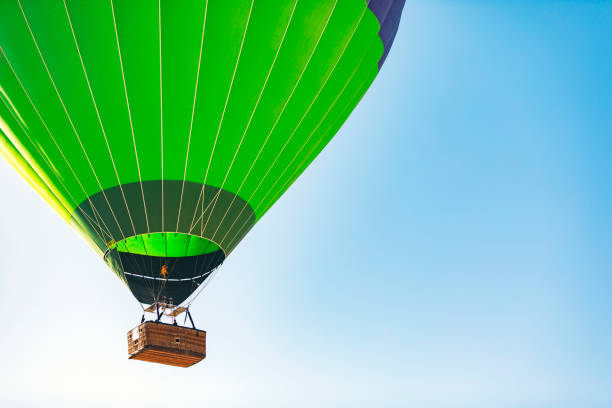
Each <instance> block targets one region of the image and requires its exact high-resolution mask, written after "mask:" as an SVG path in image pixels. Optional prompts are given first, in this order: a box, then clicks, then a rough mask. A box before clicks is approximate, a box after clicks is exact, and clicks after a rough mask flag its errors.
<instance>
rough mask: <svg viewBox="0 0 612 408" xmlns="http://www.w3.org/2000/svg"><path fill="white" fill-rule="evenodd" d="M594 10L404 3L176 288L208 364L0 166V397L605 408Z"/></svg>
mask: <svg viewBox="0 0 612 408" xmlns="http://www.w3.org/2000/svg"><path fill="white" fill-rule="evenodd" d="M611 156H612V2H610V1H544V0H541V1H537V0H531V1H492V0H487V1H485V0H482V1H476V0H473V1H469V0H465V1H458V0H448V1H442V0H428V1H425V0H423V1H420V0H419V1H417V0H412V1H410V0H409V1H408V2H407V4H406V7H405V10H404V15H403V21H402V23H401V26H400V30H399V33H398V36H397V38H396V41H395V45H394V48H393V49H392V51H391V53H390V55H389V58H388V59H387V62H386V64H385V66H384V67H383V69H382V72H381V74H380V76H379V77H378V78H377V79H376V81H375V82H374V84H373V86H372V88H371V89H370V90H369V91H368V92H367V94H366V96H365V98H364V99H363V101H362V102H361V104H360V105H359V106H358V107H357V109H356V110H355V111H354V112H353V115H352V116H351V117H350V119H349V120H348V121H347V123H346V124H345V125H344V127H343V128H342V129H341V131H340V132H339V133H338V135H337V136H336V138H335V139H334V140H333V141H332V142H331V143H330V145H329V146H328V147H327V148H326V150H324V151H323V153H322V154H321V155H320V156H319V158H318V159H317V160H316V161H315V162H314V164H313V165H312V166H311V167H310V168H309V169H308V170H307V171H306V172H305V173H304V175H303V176H302V177H301V178H300V179H299V181H298V182H296V183H295V185H294V186H293V187H292V188H291V189H290V190H289V191H288V192H287V194H285V196H284V197H283V198H282V199H281V200H280V201H279V202H278V203H277V204H276V205H275V207H273V209H272V210H271V211H270V212H269V213H268V214H267V215H266V216H265V217H264V218H263V219H262V221H261V222H259V223H258V224H257V226H256V227H255V228H254V229H253V230H252V231H251V233H250V234H249V235H248V236H247V238H246V239H245V240H244V241H243V242H242V243H241V244H240V245H239V247H238V248H237V249H236V250H235V251H234V252H233V253H232V256H231V257H230V258H229V259H228V260H227V261H226V262H225V264H224V266H223V267H222V270H221V271H220V272H219V273H218V275H217V277H216V278H215V280H214V281H213V282H212V283H211V284H210V285H209V286H208V288H207V290H206V291H205V292H204V293H203V294H202V295H201V296H200V297H199V298H198V301H197V302H196V303H195V304H194V306H193V309H194V318H195V320H196V324H197V325H198V326H200V327H201V328H204V329H206V330H207V331H208V357H207V358H206V360H205V361H204V362H203V363H200V364H198V365H196V366H194V367H192V368H189V369H180V368H174V367H166V366H159V365H153V364H148V363H142V362H135V361H129V360H127V346H126V335H125V334H126V332H127V331H128V330H129V329H131V328H132V327H134V326H136V325H137V324H138V323H139V321H140V307H139V306H138V304H137V302H136V301H135V300H134V299H133V298H132V297H131V295H130V293H129V291H128V290H127V289H126V288H125V287H123V286H122V284H121V282H120V281H119V280H118V279H117V278H116V277H115V276H114V275H113V273H112V272H111V271H110V270H108V269H107V267H106V266H105V265H104V263H103V262H102V261H101V260H100V259H98V258H97V256H96V255H95V254H94V252H93V251H92V250H91V249H90V248H89V247H87V245H86V244H85V243H84V242H83V241H82V240H81V239H80V238H79V237H78V236H77V234H76V233H74V232H73V231H72V230H71V229H69V228H68V227H67V226H66V224H65V223H64V222H63V221H61V219H60V218H59V217H58V216H57V215H55V214H54V213H53V212H52V210H51V209H50V208H49V207H47V205H46V204H45V203H44V202H43V200H42V199H40V198H39V197H37V196H36V195H35V193H34V192H33V191H32V190H31V189H30V188H29V186H27V184H26V183H25V182H23V181H22V180H21V179H19V177H18V176H17V175H16V173H15V172H14V171H13V170H12V169H11V168H10V167H9V166H8V165H7V164H6V163H4V162H0V179H1V180H2V193H1V194H2V199H1V200H0V247H1V248H2V250H3V257H2V262H1V264H0V309H2V311H3V312H4V316H3V319H2V330H1V332H0V353H1V355H0V367H1V369H0V406H2V407H16V408H20V407H79V408H80V407H109V406H116V407H131V408H134V407H147V408H156V407H164V408H167V407H181V406H198V407H204V406H205V407H231V408H233V407H236V408H242V407H266V408H275V407H279V408H280V407H283V408H285V407H291V408H294V407H296V408H298V407H334V408H338V407H347V408H348V407H351V408H362V407H363V408H369V407H372V408H374V407H375V408H379V407H382V408H387V407H388V408H399V407H402V408H403V407H426V408H429V407H431V408H455V407H476V408H479V407H483V408H484V407H502V408H505V407H507V408H515V407H516V408H532V407H534V408H535V407H538V408H539V407H553V406H554V407H596V408H599V407H610V406H612V392H611V391H610V390H612V297H611V296H610V294H611V293H612V212H611V209H612V163H611V161H610V158H611Z"/></svg>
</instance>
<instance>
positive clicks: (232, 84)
mask: <svg viewBox="0 0 612 408" xmlns="http://www.w3.org/2000/svg"><path fill="white" fill-rule="evenodd" d="M254 3H255V0H251V7H250V8H249V15H248V17H247V21H246V25H245V27H244V32H243V34H242V41H241V42H240V50H239V51H238V58H237V59H236V65H235V66H234V72H233V73H232V80H231V81H230V86H229V89H228V91H227V96H226V97H225V105H224V106H223V112H222V113H221V119H220V120H219V127H218V128H217V134H216V135H215V141H214V143H213V147H212V152H211V153H210V158H209V160H208V166H207V167H206V173H205V174H204V182H203V183H202V202H204V188H205V186H206V178H207V177H208V172H209V170H210V164H211V163H212V158H213V156H214V154H215V148H216V147H217V140H218V139H219V133H220V132H221V127H222V126H223V119H224V118H225V110H226V109H227V103H228V102H229V99H230V96H231V94H232V88H233V86H234V79H235V78H236V71H237V70H238V65H239V64H240V57H241V56H242V47H243V46H244V40H245V39H246V34H247V31H248V29H249V22H250V21H251V13H252V11H253V4H254ZM202 208H204V205H202ZM202 216H204V212H202ZM205 228H206V226H204V227H202V229H201V230H200V235H202V234H203V233H204V229H205Z"/></svg>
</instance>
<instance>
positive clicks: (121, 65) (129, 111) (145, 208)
mask: <svg viewBox="0 0 612 408" xmlns="http://www.w3.org/2000/svg"><path fill="white" fill-rule="evenodd" d="M64 4H65V2H64ZM110 4H111V12H112V14H113V27H114V29H115V38H116V39H117V54H118V55H119V65H120V67H121V79H122V80H123V90H124V91H125V104H126V106H127V113H128V118H129V120H130V131H131V133H132V141H133V142H134V156H135V157H136V168H137V169H138V180H140V192H141V193H142V205H143V208H144V213H145V220H146V222H147V232H149V231H150V228H149V215H148V214H147V202H146V199H145V194H144V187H143V185H142V175H141V172H140V161H139V160H138V149H137V148H136V136H135V135H134V124H133V122H132V111H131V109H130V99H129V97H128V91H127V84H126V81H125V71H124V69H123V58H122V57H121V46H120V45H119V33H118V31H117V21H116V19H115V6H114V5H113V0H111V2H110Z"/></svg>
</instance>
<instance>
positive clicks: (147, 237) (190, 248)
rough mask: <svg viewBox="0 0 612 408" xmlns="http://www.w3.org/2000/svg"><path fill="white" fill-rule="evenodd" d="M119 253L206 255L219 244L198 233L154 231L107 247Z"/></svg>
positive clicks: (176, 256)
mask: <svg viewBox="0 0 612 408" xmlns="http://www.w3.org/2000/svg"><path fill="white" fill-rule="evenodd" d="M109 249H110V250H113V249H114V250H116V251H117V252H119V253H124V254H134V255H145V256H155V257H161V258H181V257H190V256H198V255H206V254H210V253H213V252H216V251H219V250H220V249H221V248H219V245H217V244H216V243H215V242H213V241H211V240H209V239H206V238H203V237H201V236H198V235H192V234H184V233H180V232H176V233H175V232H155V233H146V234H139V235H134V236H131V237H127V238H125V239H122V240H121V241H118V242H116V243H114V244H113V245H111V246H110V247H109Z"/></svg>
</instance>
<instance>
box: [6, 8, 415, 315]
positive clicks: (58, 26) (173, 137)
mask: <svg viewBox="0 0 612 408" xmlns="http://www.w3.org/2000/svg"><path fill="white" fill-rule="evenodd" d="M403 6H404V0H372V1H369V2H366V1H363V0H343V1H342V0H337V1H335V0H277V1H263V0H233V1H212V0H211V1H205V0H198V1H174V0H172V1H170V0H163V1H144V0H141V1H127V0H113V1H97V0H95V1H94V0H66V1H65V2H62V1H60V0H56V1H46V2H44V3H41V2H39V1H35V0H6V1H2V2H0V47H1V48H0V100H1V103H0V139H1V140H0V151H1V152H2V153H3V156H4V157H5V158H6V159H7V160H8V161H9V162H10V163H11V164H12V165H13V166H14V167H15V168H16V169H17V171H19V172H20V173H21V174H22V175H23V177H24V178H26V180H28V182H30V184H31V185H32V186H33V187H34V188H35V189H36V190H37V191H38V192H39V193H40V194H41V195H42V196H43V197H44V198H45V199H46V200H47V201H48V202H49V204H51V205H52V206H53V208H54V209H55V210H56V211H57V212H58V213H59V214H60V215H62V216H63V217H64V218H65V219H66V220H67V221H69V222H70V223H71V224H72V225H73V226H74V228H75V229H76V230H77V231H79V232H80V233H81V234H82V235H83V236H84V237H85V238H86V239H87V240H88V241H89V242H90V244H91V245H92V247H93V248H94V249H96V250H97V251H98V252H99V253H100V255H101V256H102V257H103V259H104V260H105V262H106V263H107V264H108V265H109V266H110V268H111V269H112V270H113V271H114V272H115V273H116V274H117V276H118V277H119V278H120V279H122V280H123V281H124V282H125V284H126V285H127V286H128V287H129V289H130V290H131V292H132V293H133V294H134V296H135V297H136V298H137V299H138V301H140V302H142V303H153V302H156V301H158V300H161V299H162V298H166V299H169V298H172V300H173V302H174V303H175V304H179V303H181V302H184V301H185V300H186V299H188V297H189V296H190V295H191V294H192V293H193V292H194V291H196V290H197V289H198V287H200V286H201V285H202V284H203V283H204V282H206V280H207V279H208V278H210V276H211V273H212V272H213V271H214V270H215V269H216V268H218V267H219V265H221V263H222V262H223V261H224V259H225V258H226V257H227V256H229V254H230V253H231V252H232V250H233V249H234V248H235V247H236V245H237V244H238V243H239V242H240V241H241V240H242V238H243V237H244V236H245V234H247V232H248V231H249V230H250V229H251V228H252V227H253V225H255V223H257V221H258V220H259V219H261V217H262V216H263V215H264V214H265V213H266V212H267V211H268V210H269V209H270V207H271V206H272V205H273V204H274V202H275V201H276V200H278V198H279V197H280V196H281V195H282V194H283V193H284V192H285V191H286V189H287V188H288V187H289V186H290V185H291V184H292V183H293V182H294V181H295V180H296V178H297V177H298V176H299V175H300V174H301V173H302V172H303V171H304V170H305V169H306V167H308V165H309V164H310V163H311V162H312V160H313V159H314V158H315V157H316V156H317V154H318V153H319V152H320V151H321V150H322V149H323V148H324V147H325V145H326V144H327V143H328V142H329V141H330V140H331V138H332V137H333V136H334V134H335V133H336V132H337V131H338V129H339V128H340V126H341V125H342V123H343V122H344V121H345V120H346V118H347V117H348V115H349V114H350V112H351V111H352V110H353V108H354V107H355V105H356V104H357V103H358V101H359V100H360V99H361V98H362V96H363V95H364V93H365V92H366V90H367V89H368V87H369V86H370V84H371V83H372V81H373V80H374V78H375V77H376V75H377V74H378V72H379V69H380V67H381V65H382V63H383V62H384V60H385V58H386V56H387V53H388V51H389V48H390V47H391V44H392V42H393V38H394V37H395V33H396V31H397V28H398V24H399V20H400V16H401V11H402V9H403Z"/></svg>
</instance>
